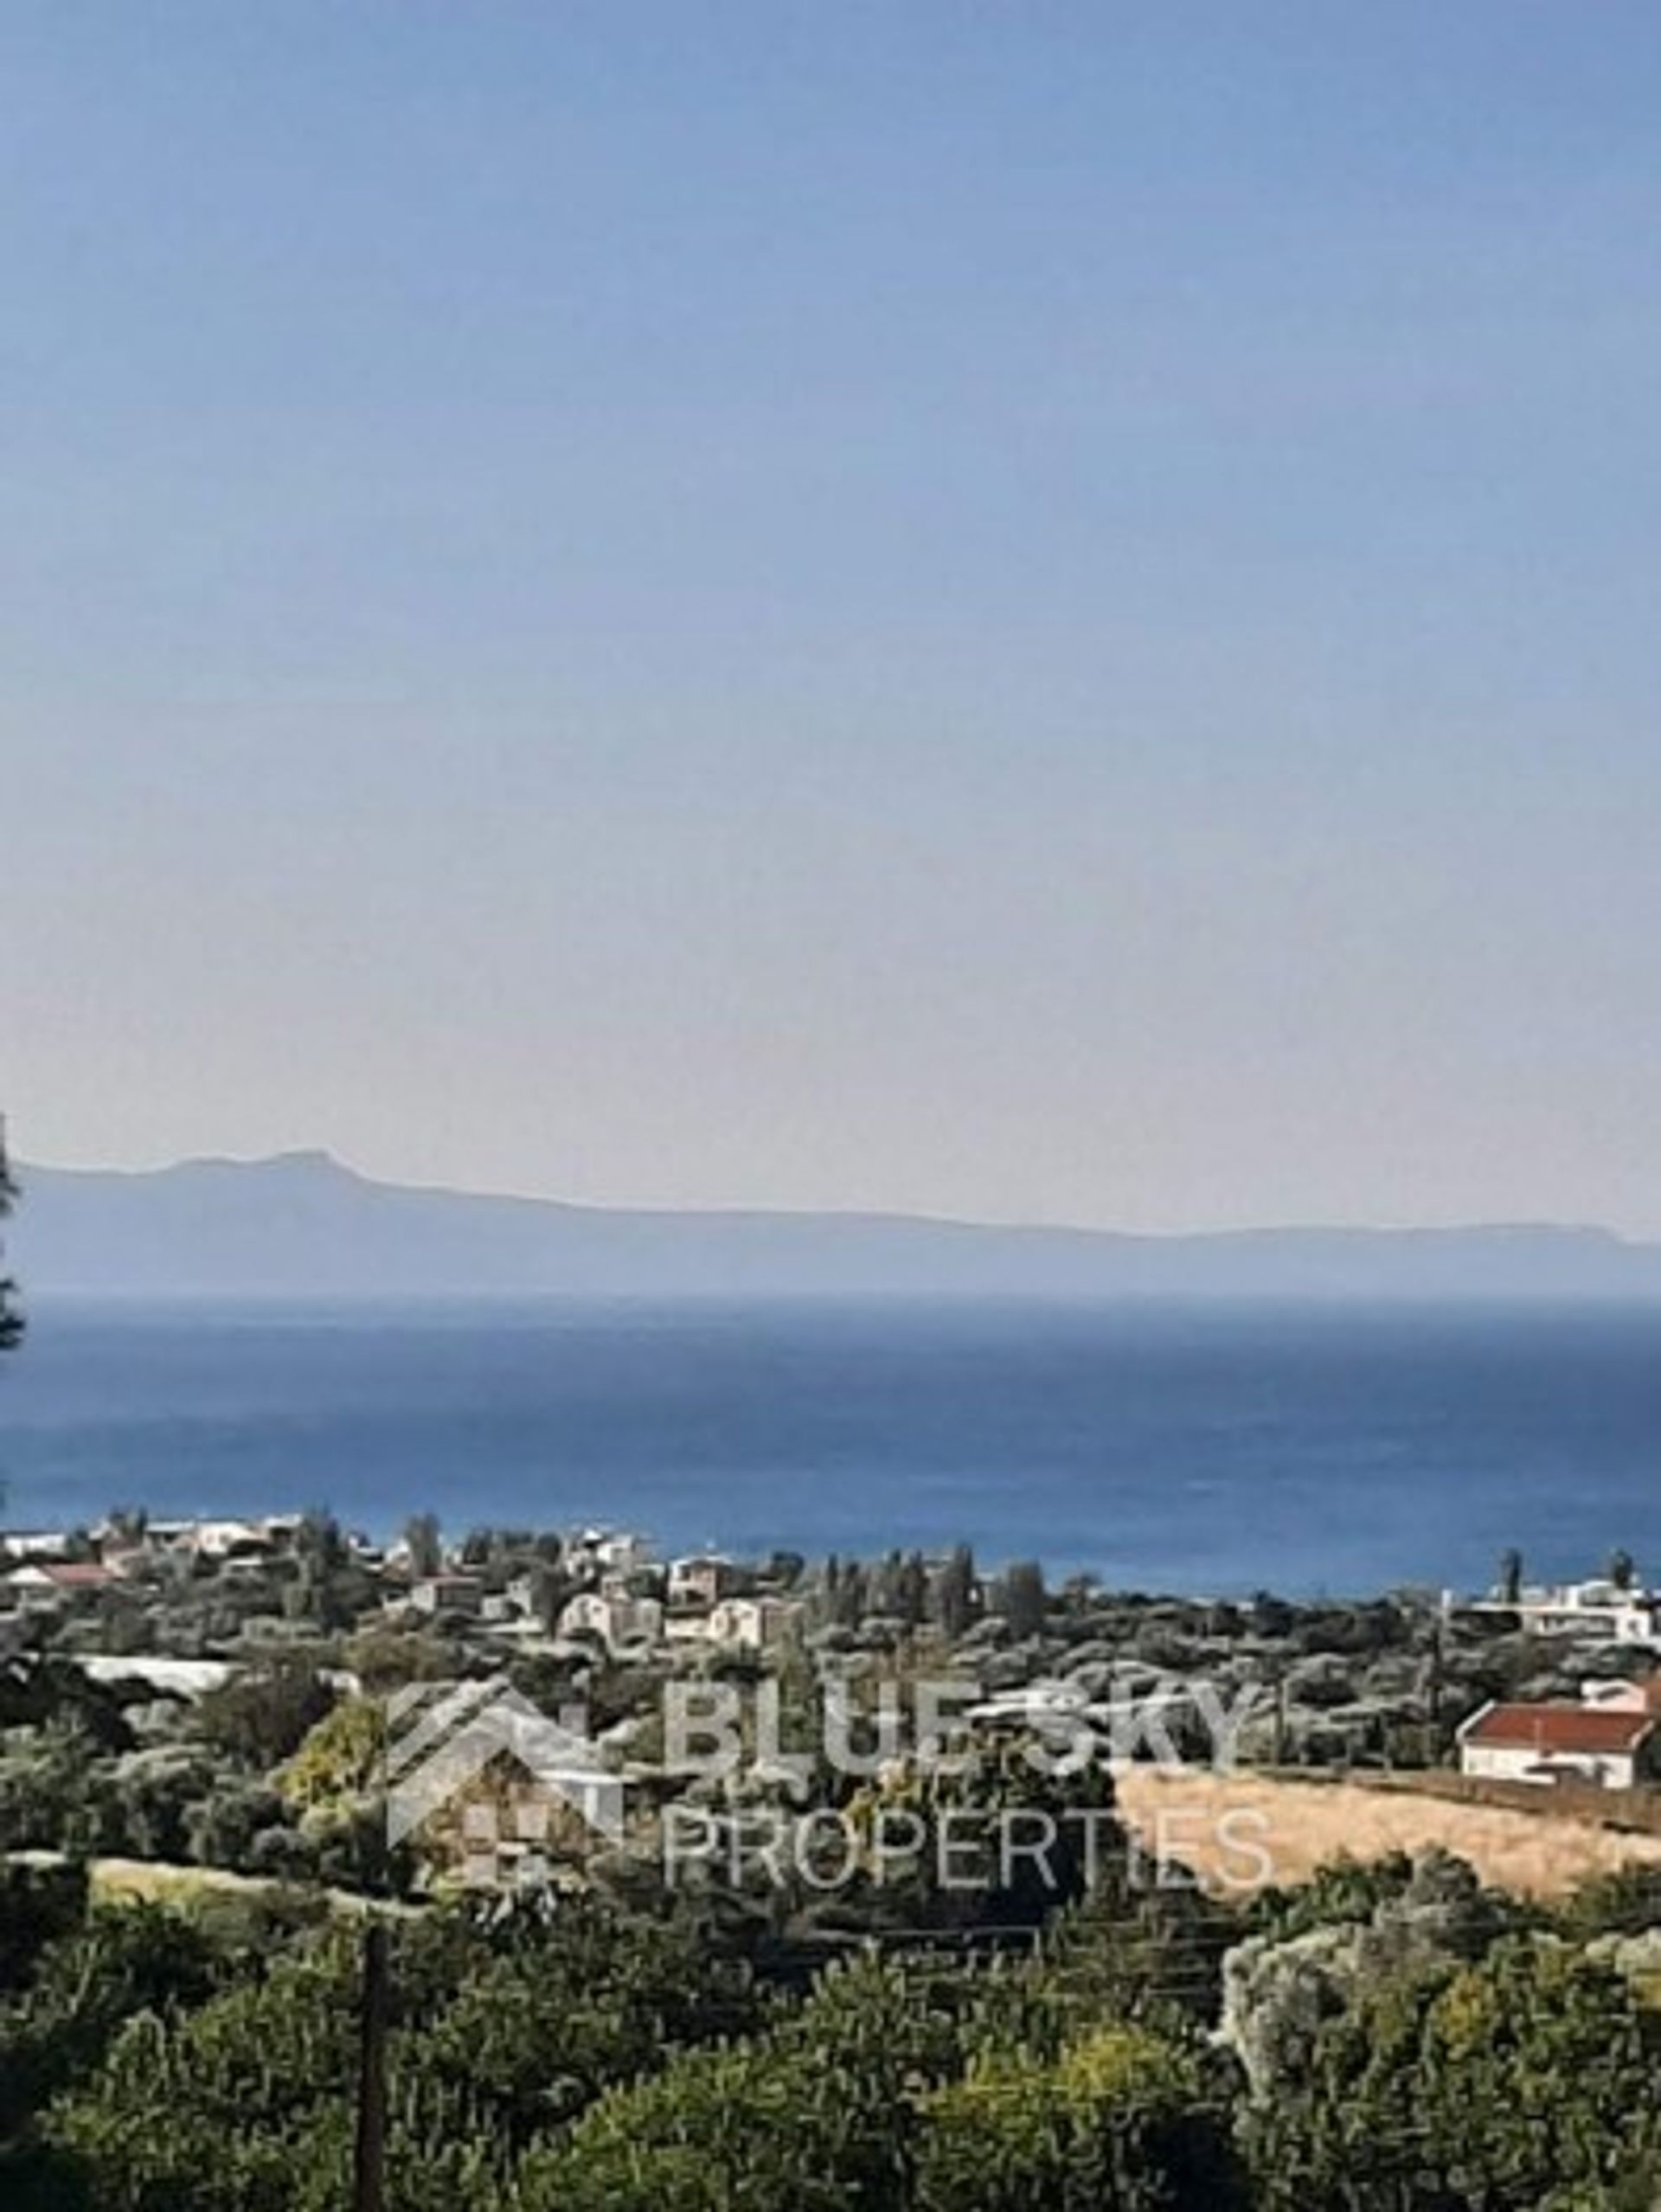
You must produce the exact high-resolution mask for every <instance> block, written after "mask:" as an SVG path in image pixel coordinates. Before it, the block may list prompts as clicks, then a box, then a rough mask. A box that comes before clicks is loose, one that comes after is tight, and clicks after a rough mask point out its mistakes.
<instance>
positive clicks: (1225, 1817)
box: [1117, 1766, 1661, 1897]
mask: <svg viewBox="0 0 1661 2212" xmlns="http://www.w3.org/2000/svg"><path fill="white" fill-rule="evenodd" d="M1117 1779H1118V1787H1119V1808H1120V1811H1121V1812H1122V1813H1123V1815H1124V1817H1125V1819H1126V1824H1128V1825H1129V1826H1130V1828H1131V1829H1132V1831H1133V1832H1134V1833H1135V1835H1136V1836H1137V1837H1138V1841H1139V1842H1140V1843H1141V1844H1142V1845H1143V1848H1144V1849H1145V1850H1147V1851H1149V1852H1151V1853H1153V1854H1155V1855H1156V1856H1158V1855H1161V1854H1163V1855H1164V1856H1166V1857H1168V1858H1171V1859H1177V1860H1182V1861H1183V1862H1185V1863H1187V1864H1189V1865H1190V1866H1192V1867H1193V1868H1194V1869H1195V1870H1196V1872H1197V1873H1198V1874H1199V1875H1201V1876H1202V1878H1203V1879H1204V1880H1205V1881H1206V1882H1208V1883H1209V1884H1210V1885H1211V1886H1213V1887H1215V1888H1218V1889H1219V1890H1220V1891H1222V1892H1225V1893H1226V1892H1228V1891H1229V1890H1233V1891H1235V1892H1236V1893H1240V1892H1243V1891H1246V1890H1249V1889H1252V1888H1261V1887H1262V1886H1264V1884H1265V1883H1266V1882H1275V1883H1286V1882H1303V1881H1305V1880H1307V1878H1308V1877H1309V1876H1310V1875H1311V1874H1312V1873H1313V1872H1314V1871H1315V1869H1316V1868H1317V1867H1318V1866H1321V1865H1323V1864H1324V1863H1326V1862H1328V1861H1330V1860H1332V1859H1336V1858H1339V1857H1344V1856H1348V1857H1350V1858H1353V1859H1362V1860H1368V1859H1378V1858H1383V1857H1385V1856H1388V1854H1389V1853H1390V1852H1392V1851H1408V1852H1414V1851H1422V1850H1430V1849H1432V1848H1433V1847H1434V1846H1436V1845H1439V1844H1440V1846H1441V1847H1442V1848H1443V1849H1444V1850H1449V1851H1453V1852H1454V1853H1456V1854H1457V1855H1458V1856H1459V1857H1460V1858H1462V1859H1466V1860H1468V1861H1469V1862H1470V1863H1471V1864H1472V1866H1473V1867H1474V1868H1475V1869H1477V1871H1478V1874H1479V1875H1481V1876H1482V1879H1483V1880H1484V1881H1485V1882H1489V1883H1491V1884H1492V1885H1493V1886H1494V1887H1496V1888H1503V1889H1509V1890H1512V1891H1514V1892H1516V1893H1517V1895H1526V1896H1531V1897H1556V1896H1561V1895H1563V1894H1564V1893H1565V1892H1567V1891H1568V1890H1571V1889H1573V1888H1575V1887H1576V1886H1577V1885H1578V1884H1579V1883H1581V1882H1585V1881H1586V1880H1587V1879H1588V1878H1589V1877H1590V1876H1591V1875H1597V1874H1608V1873H1612V1872H1613V1871H1614V1870H1615V1869H1617V1868H1619V1867H1622V1866H1630V1865H1632V1864H1633V1863H1636V1862H1643V1863H1648V1864H1651V1865H1661V1837H1655V1836H1639V1835H1624V1834H1620V1833H1618V1832H1616V1831H1614V1830H1613V1829H1610V1828H1606V1827H1599V1826H1597V1825H1595V1824H1593V1823H1591V1822H1588V1821H1587V1819H1585V1818H1583V1817H1580V1818H1577V1817H1575V1816H1574V1815H1572V1814H1569V1813H1566V1812H1564V1811H1561V1810H1560V1811H1553V1810H1552V1809H1551V1806H1550V1803H1549V1800H1547V1801H1546V1803H1544V1804H1542V1807H1541V1809H1540V1811H1537V1812H1533V1811H1511V1810H1510V1809H1509V1808H1505V1807H1501V1806H1497V1805H1466V1804H1459V1803H1457V1802H1453V1801H1451V1800H1449V1799H1448V1798H1445V1797H1439V1796H1435V1795H1433V1794H1431V1793H1429V1792H1417V1791H1414V1790H1411V1789H1408V1788H1404V1787H1401V1786H1400V1785H1399V1784H1397V1785H1394V1786H1390V1787H1388V1788H1377V1787H1369V1786H1367V1785H1366V1784H1363V1783H1358V1782H1322V1781H1307V1782H1305V1781H1286V1780H1283V1779H1280V1778H1279V1777H1276V1776H1269V1775H1265V1774H1256V1773H1247V1772H1244V1771H1242V1772H1241V1773H1233V1774H1223V1773H1209V1772H1207V1771H1204V1770H1202V1769H1197V1768H1196V1769H1188V1770H1184V1771H1183V1772H1181V1773H1172V1772H1168V1771H1165V1770H1164V1769H1161V1768H1159V1767H1158V1766H1131V1767H1127V1768H1124V1769H1122V1770H1121V1771H1120V1772H1119V1775H1118V1778H1117Z"/></svg>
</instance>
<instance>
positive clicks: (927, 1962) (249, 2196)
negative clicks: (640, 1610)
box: [0, 1860, 1661, 2212]
mask: <svg viewBox="0 0 1661 2212" xmlns="http://www.w3.org/2000/svg"><path fill="white" fill-rule="evenodd" d="M1645 1928H1647V1929H1648V1931H1649V1933H1647V1934H1646V1933H1643V1932H1642V1931H1643V1930H1644V1929H1645ZM359 1942H360V1939H359V1934H358V1928H357V1925H356V1920H355V1919H354V1918H352V1917H350V1916H349V1917H348V1918H346V1919H344V1920H343V1919H342V1918H341V1917H340V1916H339V1915H338V1914H331V1913H330V1912H329V1911H328V1910H326V1909H325V1908H324V1907H322V1906H321V1905H320V1903H319V1902H318V1901H317V1898H316V1896H315V1895H312V1896H311V1897H310V1898H309V1899H307V1898H301V1897H299V1896H298V1895H295V1894H292V1893H290V1894H287V1895H285V1894H283V1893H272V1894H270V1895H266V1896H265V1897H263V1898H260V1899H253V1900H249V1899H240V1900H228V1899H226V1898H223V1897H220V1898H208V1897H204V1899H203V1901H201V1902H199V1903H198V1904H197V1905H196V1907H194V1908H193V1909H191V1910H189V1911H188V1912H187V1911H178V1910H175V1911H165V1910H163V1909H161V1908H159V1907H156V1906H154V1905H147V1904H110V1903H105V1904H98V1903H89V1902H88V1901H87V1895H86V1889H85V1883H84V1880H83V1877H82V1876H81V1875H80V1873H79V1872H78V1871H77V1870H76V1869H74V1868H73V1867H61V1868H57V1869H46V1870H40V1869H29V1868H24V1867H16V1866H14V1867H13V1868H12V1869H10V1870H9V1872H8V1873H7V1875H6V1876H5V1878H4V1882H3V1887H0V1980H3V1994H0V2135H3V2140H4V2148H3V2151H0V2201H3V2202H5V2204H6V2205H7V2206H8V2207H10V2208H14V2209H15V2212H324V2208H328V2212H336V2208H337V2207H339V2206H341V2205H342V2204H343V2203H344V2202H347V2201H348V2199H347V2185H348V2175H349V2171H350V2133H351V2085H352V2081H353V2076H354V2070H355V2065H356V2028H355V2009H356V1990H357V1971H358V1969H357V1961H358V1952H359ZM392 1947H393V1958H394V1977H393V1986H394V2022H393V2028H392V2034H391V2044H390V2083H391V2100H390V2102H391V2126H390V2143H389V2156H388V2190H389V2202H390V2203H391V2204H392V2205H393V2206H394V2207H396V2208H399V2209H400V2212H439V2208H444V2212H452V2208H461V2212H470V2208H478V2212H484V2208H497V2207H501V2208H504V2209H505V2212H555V2208H556V2207H557V2208H561V2212H600V2208H602V2207H604V2208H606V2212H631V2209H632V2208H638V2212H810V2209H811V2208H818V2207H824V2208H826V2212H829V2209H830V2208H832V2207H841V2206H864V2207H868V2208H873V2212H875V2208H892V2212H902V2208H907V2209H909V2212H948V2208H949V2209H950V2212H1042V2209H1043V2208H1046V2207H1054V2208H1058V2212H1075V2209H1076V2212H1086V2208H1092V2212H1093V2209H1094V2208H1101V2207H1125V2208H1143V2207H1146V2208H1149V2209H1150V2212H1152V2209H1153V2208H1184V2207H1192V2208H1195V2212H1217V2209H1218V2208H1221V2209H1222V2212H1228V2208H1229V2207H1241V2208H1244V2207H1247V2206H1261V2207H1270V2208H1281V2207H1285V2208H1287V2212H1290V2208H1292V2207H1294V2206H1295V2207H1298V2208H1300V2212H1302V2209H1303V2208H1308V2207H1311V2206H1329V2205H1330V2206H1333V2207H1354V2208H1371V2207H1377V2208H1379V2212H1384V2209H1385V2208H1401V2207H1414V2208H1419V2207H1422V2208H1426V2212H1453V2208H1463V2207H1469V2208H1472V2209H1473V2212H1477V2209H1478V2208H1479V2209H1480V2212H1523V2208H1541V2212H1547V2209H1548V2208H1549V2212H1621V2209H1622V2208H1626V2209H1627V2212H1639V2208H1647V2207H1651V2206H1652V2205H1653V2203H1654V2202H1656V2192H1657V2190H1658V2188H1661V2098H1658V2094H1657V2090H1658V2081H1661V2011H1658V2010H1656V2009H1655V2003H1656V1998H1657V1995H1658V1990H1657V1981H1656V1977H1657V1972H1658V1968H1661V1894H1658V1887H1657V1885H1656V1883H1655V1882H1654V1881H1653V1879H1650V1880H1647V1881H1646V1880H1645V1878H1644V1877H1640V1876H1636V1875H1635V1876H1632V1877H1628V1878H1626V1879H1624V1880H1622V1881H1620V1882H1614V1883H1613V1884H1606V1885H1604V1886H1603V1887H1602V1888H1600V1889H1599V1890H1597V1891H1595V1892H1587V1893H1586V1894H1584V1895H1582V1896H1581V1897H1580V1898H1578V1899H1576V1900H1575V1901H1574V1903H1573V1904H1572V1906H1570V1907H1568V1908H1566V1909H1564V1910H1562V1911H1559V1912H1557V1913H1556V1914H1553V1915H1551V1916H1547V1915H1545V1914H1542V1913H1539V1912H1537V1911H1534V1910H1525V1909H1524V1908H1522V1907H1518V1906H1517V1905H1516V1904H1514V1903H1511V1902H1509V1901H1504V1900H1502V1899H1500V1898H1497V1897H1496V1896H1494V1895H1491V1894H1489V1893H1486V1892H1485V1891H1483V1890H1482V1889H1480V1888H1478V1885H1477V1883H1476V1882H1475V1880H1474V1878H1473V1877H1472V1876H1471V1875H1470V1874H1469V1873H1468V1871H1467V1870H1466V1869H1464V1868H1463V1867H1461V1866H1460V1865H1459V1863H1457V1862H1453V1861H1447V1860H1442V1861H1436V1860H1432V1861H1427V1862H1421V1863H1419V1864H1418V1865H1416V1866H1415V1865H1411V1864H1408V1863H1406V1862H1400V1863H1392V1864H1388V1865H1386V1866H1384V1867H1382V1868H1378V1869H1368V1870H1362V1869H1337V1870H1335V1871H1334V1873H1333V1874H1332V1875H1331V1876H1329V1877H1327V1878H1325V1879H1324V1880H1323V1881H1322V1882H1318V1883H1317V1884H1315V1885H1314V1886H1313V1887H1312V1888H1308V1889H1305V1890H1304V1891H1302V1892H1299V1893H1288V1894H1286V1895H1270V1896H1268V1897H1267V1898H1265V1899H1260V1900H1259V1901H1257V1903H1255V1904H1254V1905H1253V1906H1251V1907H1241V1908H1240V1910H1239V1912H1238V1914H1235V1913H1231V1912H1228V1911H1225V1910H1224V1909H1223V1908H1222V1907H1221V1906H1219V1905H1217V1904H1215V1903H1214V1902H1211V1901H1207V1900H1206V1899H1204V1898H1202V1897H1201V1896H1200V1895H1197V1894H1196V1893H1195V1892H1192V1891H1189V1890H1182V1889H1175V1890H1172V1889H1162V1890H1155V1891H1148V1892H1137V1891H1134V1890H1132V1889H1130V1888H1126V1886H1124V1884H1123V1882H1109V1883H1108V1884H1107V1885H1106V1886H1105V1887H1104V1888H1102V1889H1100V1891H1098V1893H1097V1894H1096V1895H1094V1896H1093V1897H1092V1898H1091V1899H1090V1900H1089V1901H1087V1902H1085V1903H1083V1904H1081V1905H1078V1906H1074V1907H1070V1908H1068V1910H1066V1911H1064V1912H1062V1913H1061V1914H1059V1915H1057V1917H1056V1918H1055V1920H1054V1921H1053V1922H1052V1924H1051V1926H1050V1927H1049V1930H1048V1932H1047V1933H1046V1935H1045V1937H1044V1940H1043V1941H1042V1945H1041V1946H1039V1947H1038V1948H1037V1949H1036V1951H1035V1952H1032V1953H1031V1954H1030V1955H1027V1956H1022V1957H1012V1956H1005V1957H1004V1958H1002V1959H996V1960H989V1959H979V1960H978V1961H977V1959H975V1958H974V1957H972V1956H971V1955H969V1954H965V1953H960V1952H957V1951H955V1950H952V1949H941V1948H938V1947H930V1946H923V1947H917V1946H910V1947H897V1948H890V1947H885V1948H884V1949H883V1950H882V1952H881V1953H880V1954H879V1953H878V1952H873V1951H870V1950H868V1949H867V1950H860V1951H858V1952H855V1953H853V1954H852V1955H850V1956H847V1957H843V1958H842V1959H837V1961H835V1962H834V1963H831V1964H829V1965H822V1966H820V1967H819V1968H818V1971H817V1972H805V1971H803V1968H802V1964H801V1961H800V1959H799V1958H798V1959H794V1960H793V1961H790V1960H787V1961H785V1962H783V1965H782V1966H781V1963H780V1961H779V1959H776V1958H774V1959H771V1960H769V1959H768V1958H767V1957H766V1955H765V1954H763V1953H762V1952H760V1950H759V1949H758V1948H757V1946H755V1944H754V1941H753V1940H751V1938H750V1937H749V1935H747V1934H742V1933H741V1934H737V1935H735V1934H734V1933H733V1931H732V1930H731V1929H730V1928H723V1927H717V1926H715V1925H714V1924H713V1923H711V1922H710V1921H709V1920H708V1919H702V1920H700V1919H698V1918H696V1917H695V1916H694V1915H693V1914H691V1913H690V1912H689V1910H687V1909H685V1908H683V1909H681V1910H679V1911H677V1912H673V1913H670V1912H668V1911H666V1910H657V1911H653V1912H649V1913H642V1912H640V1911H638V1910H625V1909H623V1908H621V1907H619V1906H617V1905H615V1904H612V1903H608V1902H606V1901H601V1900H600V1899H599V1898H597V1897H593V1896H589V1897H585V1898H577V1897H570V1898H567V1899H565V1900H563V1901H561V1902H560V1903H559V1904H558V1906H557V1907H555V1908H553V1909H551V1910H549V1911H547V1912H545V1913H543V1914H536V1915H532V1914H508V1915H497V1916H495V1917H491V1916H485V1915H480V1914H477V1913H470V1912H468V1911H465V1910H464V1909H462V1908H460V1907H443V1908H434V1909H431V1910H428V1911H426V1912H424V1913H420V1914H399V1915H398V1916H397V1917H396V1918H395V1920H394V1924H393V1929H392Z"/></svg>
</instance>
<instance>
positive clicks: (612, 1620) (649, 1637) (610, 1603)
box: [559, 1590, 664, 1651]
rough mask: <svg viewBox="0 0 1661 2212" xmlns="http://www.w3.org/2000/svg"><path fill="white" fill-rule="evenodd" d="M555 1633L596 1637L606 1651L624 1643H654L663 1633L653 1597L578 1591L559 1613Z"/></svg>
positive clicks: (661, 1613)
mask: <svg viewBox="0 0 1661 2212" xmlns="http://www.w3.org/2000/svg"><path fill="white" fill-rule="evenodd" d="M559 1632H560V1634H561V1636H562V1637H567V1638H569V1637H575V1636H594V1637H598V1638H599V1639H600V1642H601V1643H602V1644H603V1645H605V1646H606V1650H607V1651H617V1650H618V1649H619V1647H620V1646H621V1645H625V1644H656V1643H657V1641H658V1639H659V1638H661V1637H662V1635H663V1632H664V1609H663V1607H662V1606H661V1605H659V1603H658V1602H657V1599H656V1598H632V1597H630V1596H628V1595H627V1594H626V1593H623V1592H610V1593H607V1592H602V1591H600V1590H582V1591H579V1593H577V1595H576V1596H575V1597H574V1598H573V1599H571V1600H569V1602H568V1604H567V1606H565V1609H564V1611H563V1612H562V1613H561V1615H560V1625H559Z"/></svg>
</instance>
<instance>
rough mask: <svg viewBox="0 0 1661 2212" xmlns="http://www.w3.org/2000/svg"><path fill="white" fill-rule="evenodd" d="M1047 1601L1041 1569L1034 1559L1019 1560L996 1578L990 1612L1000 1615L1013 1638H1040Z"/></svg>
mask: <svg viewBox="0 0 1661 2212" xmlns="http://www.w3.org/2000/svg"><path fill="white" fill-rule="evenodd" d="M1048 1608H1049V1596H1048V1593H1046V1591H1045V1588H1044V1570H1043V1568H1042V1567H1040V1566H1039V1564H1038V1562H1037V1561H1036V1560H1032V1559H1021V1560H1016V1562H1015V1564H1014V1565H1013V1566H1011V1567H1007V1568H1004V1573H1003V1574H1001V1575H1000V1576H999V1578H998V1581H997V1595H996V1599H995V1601H994V1605H993V1610H994V1612H997V1613H1002V1614H1003V1616H1004V1619H1005V1620H1007V1621H1008V1622H1009V1624H1010V1630H1011V1632H1013V1633H1014V1634H1015V1635H1016V1636H1017V1637H1022V1638H1025V1637H1028V1636H1041V1635H1042V1633H1043V1627H1044V1615H1045V1613H1046V1612H1047V1611H1048Z"/></svg>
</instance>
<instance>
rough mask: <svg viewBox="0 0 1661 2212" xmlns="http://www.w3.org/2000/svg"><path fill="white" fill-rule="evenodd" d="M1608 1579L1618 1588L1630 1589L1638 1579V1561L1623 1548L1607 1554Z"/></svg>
mask: <svg viewBox="0 0 1661 2212" xmlns="http://www.w3.org/2000/svg"><path fill="white" fill-rule="evenodd" d="M1609 1580H1611V1581H1612V1582H1613V1584H1614V1586H1615V1587H1616V1589H1618V1590H1630V1589H1631V1588H1632V1585H1633V1583H1634V1582H1636V1581H1637V1580H1638V1563H1637V1561H1635V1560H1634V1559H1633V1557H1632V1554H1631V1552H1629V1551H1626V1550H1625V1549H1622V1550H1618V1551H1612V1552H1611V1553H1610V1555H1609Z"/></svg>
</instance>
